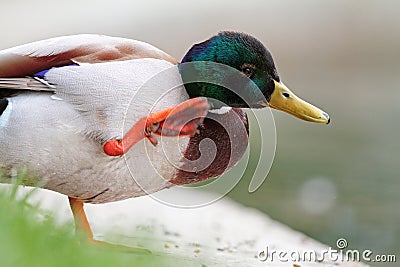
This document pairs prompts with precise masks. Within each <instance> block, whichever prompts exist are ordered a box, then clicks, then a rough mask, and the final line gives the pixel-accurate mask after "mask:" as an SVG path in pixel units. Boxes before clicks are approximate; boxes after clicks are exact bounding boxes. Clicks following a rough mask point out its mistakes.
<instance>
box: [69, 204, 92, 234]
mask: <svg viewBox="0 0 400 267" xmlns="http://www.w3.org/2000/svg"><path fill="white" fill-rule="evenodd" d="M68 199H69V205H70V207H71V210H72V214H73V215H74V220H75V231H76V233H79V232H82V233H84V234H85V235H86V237H87V239H88V240H89V241H92V240H93V232H92V229H91V228H90V224H89V222H88V220H87V218H86V214H85V210H84V209H83V202H82V201H80V200H79V199H76V198H72V197H68Z"/></svg>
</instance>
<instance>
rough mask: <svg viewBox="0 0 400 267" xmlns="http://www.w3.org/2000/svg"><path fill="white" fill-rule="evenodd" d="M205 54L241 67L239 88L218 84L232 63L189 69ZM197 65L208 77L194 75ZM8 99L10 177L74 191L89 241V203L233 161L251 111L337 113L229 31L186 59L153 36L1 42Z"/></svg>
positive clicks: (0, 138)
mask: <svg viewBox="0 0 400 267" xmlns="http://www.w3.org/2000/svg"><path fill="white" fill-rule="evenodd" d="M196 62H203V63H204V62H212V63H216V64H218V66H228V67H229V68H230V69H233V70H235V71H236V72H237V74H236V76H237V77H236V78H233V81H235V83H234V84H236V85H240V86H239V89H238V90H239V91H236V92H235V91H234V90H233V91H232V90H229V89H227V88H225V87H224V86H222V85H221V84H218V83H219V82H221V81H223V80H226V79H227V76H226V75H225V74H224V73H223V72H218V71H217V72H215V71H216V70H215V69H214V70H212V71H213V72H210V68H209V67H205V66H206V65H204V64H203V65H195V66H194V67H188V68H185V67H184V66H185V65H186V66H190V63H196ZM199 66H200V67H199ZM188 69H189V71H187V70H188ZM193 71H194V72H195V74H196V77H201V78H202V79H199V81H196V79H194V80H193V79H191V78H188V76H190V73H192V74H193ZM210 73H211V76H210ZM215 73H218V75H214V74H215ZM230 77H231V76H230ZM204 79H206V80H207V81H210V80H211V82H204V81H205V80H204ZM214 79H215V80H216V82H215V83H214V84H213V80H214ZM218 79H219V80H218ZM183 82H185V83H186V84H185V85H184V86H183V85H182V83H183ZM170 88H174V90H169V89H170ZM255 88H256V89H255ZM257 92H258V93H257ZM243 95H244V96H245V97H242V96H243ZM260 96H261V97H260ZM0 97H1V99H0V168H1V169H2V170H3V175H5V177H7V176H8V177H10V175H11V173H12V170H19V169H21V168H24V169H25V170H27V173H28V174H29V175H28V176H27V177H26V178H25V179H24V180H23V184H25V185H37V184H40V183H42V184H43V188H46V189H49V190H53V191H56V192H59V193H61V194H64V195H67V196H68V197H69V200H70V205H71V209H72V212H73V215H74V217H75V222H76V227H77V229H84V230H85V231H86V232H87V234H88V238H89V239H93V234H92V231H91V229H90V226H89V224H88V221H87V219H86V216H85V213H84V209H83V203H106V202H111V201H118V200H123V199H127V198H133V197H138V196H142V195H146V194H151V193H153V192H156V191H159V190H162V189H165V188H168V187H170V186H171V185H183V184H189V183H194V182H199V181H203V180H206V179H209V178H212V177H216V176H218V175H220V174H222V173H224V172H225V171H227V170H228V169H230V168H231V167H233V166H234V165H235V164H236V163H237V162H238V161H239V160H240V158H241V157H242V155H243V154H244V151H245V149H246V147H247V144H248V121H247V117H246V113H245V112H244V111H243V108H264V107H272V108H275V109H278V110H282V111H284V112H287V113H289V114H292V115H294V116H296V117H298V118H300V119H304V120H307V121H310V122H316V123H325V124H327V123H329V121H330V119H329V116H328V114H327V113H325V112H323V111H322V110H320V109H318V108H316V107H314V106H312V105H311V104H308V103H306V102H304V101H303V100H301V99H300V98H298V97H297V96H296V95H295V94H293V93H292V92H291V91H290V90H289V89H288V88H287V87H286V86H285V85H284V84H283V83H282V81H281V80H280V78H279V75H278V72H277V70H276V68H275V64H274V61H273V59H272V56H271V54H270V52H269V51H268V50H267V48H266V47H265V46H264V45H263V44H262V43H261V42H260V41H258V40H257V39H256V38H254V37H252V36H250V35H248V34H244V33H237V32H227V31H226V32H221V33H219V34H217V35H215V36H213V37H211V38H210V39H208V40H206V41H204V42H201V43H198V44H195V45H193V46H192V47H191V48H190V49H189V51H188V52H187V54H186V55H185V56H184V58H183V60H182V61H181V63H178V61H177V60H176V59H174V58H173V57H171V56H170V55H168V54H167V53H165V52H163V51H161V50H160V49H158V48H156V47H154V46H152V45H150V44H147V43H144V42H140V41H136V40H130V39H124V38H115V37H109V36H101V35H73V36H64V37H58V38H53V39H48V40H43V41H38V42H33V43H29V44H25V45H21V46H17V47H14V48H10V49H6V50H3V51H0ZM210 99H213V100H210ZM214 100H216V101H214ZM218 103H219V104H218ZM221 103H222V104H221ZM221 125H223V126H221ZM229 132H230V133H232V134H233V135H234V136H235V138H234V141H232V140H231V139H230V137H229V134H228V133H229ZM205 138H209V139H211V140H213V141H214V143H215V146H216V147H215V148H216V150H215V153H214V154H213V153H211V152H210V154H213V157H212V158H210V157H209V156H208V151H207V150H205V152H206V153H204V155H202V154H201V153H200V152H201V149H200V148H199V146H200V142H201V141H202V140H203V139H205ZM161 139H162V142H161V143H159V144H158V145H157V142H159V140H161ZM199 159H201V160H199Z"/></svg>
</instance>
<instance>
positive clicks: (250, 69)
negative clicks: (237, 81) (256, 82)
mask: <svg viewBox="0 0 400 267" xmlns="http://www.w3.org/2000/svg"><path fill="white" fill-rule="evenodd" d="M241 71H242V72H243V74H244V75H246V76H247V77H249V78H250V79H251V78H252V77H253V76H254V72H255V67H254V66H253V65H250V64H243V66H242V68H241Z"/></svg>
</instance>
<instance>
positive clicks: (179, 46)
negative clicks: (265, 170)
mask: <svg viewBox="0 0 400 267" xmlns="http://www.w3.org/2000/svg"><path fill="white" fill-rule="evenodd" d="M0 23H1V25H2V26H1V33H2V38H1V41H0V48H1V49H3V48H7V47H11V46H14V45H17V44H22V43H25V42H30V41H34V40H40V39H44V38H48V37H53V36H59V35H67V34H77V33H101V34H107V35H113V36H122V37H128V38H133V39H138V40H143V41H146V42H149V43H151V44H153V45H155V46H157V47H159V48H161V49H162V50H164V51H166V52H168V53H170V54H171V55H173V56H174V57H176V58H178V59H180V58H182V57H183V55H184V54H185V52H186V51H187V50H188V49H189V48H190V46H191V45H192V44H194V43H196V42H199V41H202V40H204V39H206V38H208V37H210V36H211V35H213V34H215V33H217V32H218V31H220V30H235V31H243V32H247V33H250V34H253V35H254V36H256V37H257V38H259V39H260V40H261V41H262V42H263V43H264V44H266V45H267V47H268V48H269V49H270V50H271V51H272V54H273V56H274V59H275V62H276V64H277V67H278V71H279V72H280V75H281V78H282V80H283V81H284V82H285V83H286V84H287V85H288V86H289V87H290V88H291V89H292V90H293V91H294V92H295V93H297V94H298V95H299V96H301V97H303V98H304V99H307V100H309V101H310V102H312V103H315V104H317V105H318V106H320V107H322V108H323V109H324V110H326V111H327V112H328V113H329V114H330V115H331V118H332V123H331V124H330V125H329V126H324V125H313V124H310V123H305V122H303V121H299V120H297V119H294V118H292V117H290V116H287V115H286V114H282V113H278V112H274V115H275V121H276V127H277V137H278V138H277V150H276V157H275V161H274V164H273V166H272V169H271V172H270V173H269V175H268V179H267V180H266V182H265V183H264V184H263V185H262V187H261V188H260V189H259V190H258V191H256V192H255V193H252V194H250V193H248V191H247V188H248V185H249V181H250V179H251V177H250V176H251V175H250V174H251V171H249V172H247V175H246V176H245V178H244V179H242V181H241V182H240V183H239V185H238V186H237V187H236V188H235V189H234V190H233V191H232V192H231V193H230V194H229V196H230V197H232V198H233V199H235V200H237V201H239V202H241V203H244V204H245V205H248V206H253V207H256V208H257V209H260V210H262V211H264V212H266V213H267V214H269V215H270V216H272V217H273V218H275V219H277V220H279V221H281V222H284V223H286V224H288V225H289V226H291V227H293V228H295V229H298V230H300V231H303V232H305V233H307V234H308V235H310V236H312V237H314V238H316V239H318V240H320V241H322V242H324V243H327V244H330V245H332V246H333V247H335V242H336V240H337V239H338V238H342V237H343V238H346V239H347V241H348V243H349V247H351V248H357V249H370V250H372V251H373V252H374V253H376V254H378V253H383V254H397V255H398V257H399V255H400V227H399V225H400V211H399V201H400V194H399V191H400V182H399V177H398V176H399V173H400V157H399V151H400V142H399V136H400V123H399V121H400V119H399V116H400V105H399V103H398V102H399V100H400V90H399V88H400V52H399V48H400V2H399V1H394V0H393V1H390V0H382V1H372V0H364V1H361V0H360V1H355V0H326V1H318V0H305V1H291V0H275V1H270V0H268V1H232V0H230V1H211V0H203V1H178V0H172V1H171V0H169V1H155V0H147V1H140V2H139V1H128V0H126V1H118V0H115V1H94V0H87V1H78V0H69V1H49V0H44V1H28V0H23V1H22V0H14V1H5V0H1V9H0ZM265 138H267V137H265ZM260 142H261V140H260V139H259V138H254V136H253V138H251V145H252V147H253V148H256V147H258V146H259V143H260ZM252 158H254V157H252ZM252 164H253V165H254V162H253V163H252ZM250 165H251V164H250ZM251 167H252V165H251V166H250V168H251ZM233 175H234V174H233ZM393 266H395V265H393Z"/></svg>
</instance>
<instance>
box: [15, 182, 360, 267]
mask: <svg viewBox="0 0 400 267" xmlns="http://www.w3.org/2000/svg"><path fill="white" fill-rule="evenodd" d="M28 190H31V189H30V188H24V189H22V191H28ZM206 194H210V193H207V192H196V193H191V194H190V195H188V196H187V197H188V198H191V199H193V198H202V197H204V196H205V195H206ZM30 201H32V202H34V203H37V201H40V203H41V207H42V208H43V209H45V210H50V211H51V212H52V213H54V216H55V217H56V219H57V221H58V222H66V221H68V222H71V221H72V214H71V211H70V210H69V205H68V200H67V197H65V196H63V195H60V194H57V193H54V192H50V191H47V190H38V191H37V192H36V193H35V194H34V195H33V197H32V198H31V199H30ZM85 209H86V213H87V216H88V219H89V222H90V224H91V225H92V228H93V232H94V234H95V237H96V238H97V239H102V240H106V241H108V242H114V243H120V244H125V245H128V246H136V247H138V246H144V247H147V248H150V249H151V250H152V251H153V254H155V255H160V256H162V257H163V258H165V260H166V265H167V266H269V267H271V266H294V267H298V266H301V267H305V266H332V267H333V266H357V267H358V266H360V267H361V266H366V265H365V264H363V263H359V262H351V261H350V262H349V261H336V262H332V261H331V260H330V259H329V256H327V257H325V260H324V261H322V262H318V261H309V260H308V261H300V262H293V261H291V259H290V255H289V253H292V252H294V253H297V252H299V253H300V254H303V252H304V251H315V252H316V253H317V254H321V253H323V251H325V250H327V249H328V246H326V245H324V244H321V243H320V242H318V241H315V240H313V239H311V238H309V237H307V236H305V235H304V234H302V233H300V232H297V231H294V230H292V229H290V228H289V227H287V226H285V225H283V224H281V223H279V222H277V221H274V220H272V219H271V218H269V217H268V216H267V215H266V214H264V213H262V212H260V211H258V210H256V209H253V208H248V207H245V206H243V205H241V204H238V203H236V202H234V201H232V200H230V199H228V198H223V199H221V200H219V201H217V202H215V203H213V204H210V205H208V206H205V207H202V208H195V209H179V208H173V207H169V206H166V205H163V204H160V203H158V202H157V201H155V200H153V199H152V198H150V197H140V198H136V199H130V200H126V201H120V202H115V203H109V204H101V205H90V204H88V205H86V206H85ZM147 241H148V242H147ZM266 246H268V249H269V252H270V253H269V255H268V259H267V260H266V261H264V262H263V261H260V259H259V258H258V256H257V255H258V254H259V252H260V251H262V250H264V249H265V247H266ZM272 250H275V251H277V252H275V254H274V259H273V261H271V256H272V255H271V251H272ZM280 251H286V252H287V253H288V255H286V257H285V258H286V259H287V260H288V261H286V262H283V261H282V260H280V259H279V255H278V253H279V252H280ZM265 255H266V254H264V255H262V256H264V257H265ZM319 258H321V255H319Z"/></svg>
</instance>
